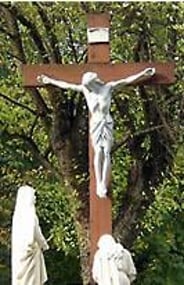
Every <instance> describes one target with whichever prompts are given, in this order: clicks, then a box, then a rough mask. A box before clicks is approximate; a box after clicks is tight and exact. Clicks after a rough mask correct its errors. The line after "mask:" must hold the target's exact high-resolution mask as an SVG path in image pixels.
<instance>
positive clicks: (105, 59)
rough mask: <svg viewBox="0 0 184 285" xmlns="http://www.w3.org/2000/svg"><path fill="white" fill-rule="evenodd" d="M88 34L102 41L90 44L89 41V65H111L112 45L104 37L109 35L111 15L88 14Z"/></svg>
mask: <svg viewBox="0 0 184 285" xmlns="http://www.w3.org/2000/svg"><path fill="white" fill-rule="evenodd" d="M87 17H88V18H87V19H88V33H89V32H90V30H91V34H93V33H94V34H96V36H97V37H98V38H99V36H100V37H101V41H99V40H98V39H97V42H93V43H89V41H88V63H109V62H110V45H109V41H106V40H104V38H103V35H104V33H105V29H106V33H108V35H109V28H110V15H109V14H107V13H101V14H88V15H87Z"/></svg>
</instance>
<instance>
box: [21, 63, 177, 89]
mask: <svg viewBox="0 0 184 285" xmlns="http://www.w3.org/2000/svg"><path fill="white" fill-rule="evenodd" d="M147 67H155V68H156V75H155V76H154V77H153V78H152V79H150V80H148V81H146V82H144V84H145V85H153V84H172V83H174V82H175V76H174V63H160V62H156V63H148V62H140V63H117V64H111V63H110V64H109V63H108V64H106V63H102V64H100V63H98V64H95V63H87V64H81V65H79V64H64V65H62V64H41V65H38V64H35V65H22V73H23V85H24V86H25V87H41V86H42V85H41V84H39V83H38V82H37V76H39V75H41V74H45V75H47V76H50V77H52V78H54V79H58V80H59V79H60V80H63V81H66V82H70V83H76V84H79V83H80V82H81V78H82V75H83V73H85V72H87V71H93V72H97V73H98V75H99V77H100V78H101V79H102V80H103V81H104V82H108V81H111V80H117V79H120V78H125V77H127V76H130V75H133V74H135V73H137V72H140V71H142V70H143V69H145V68H147Z"/></svg>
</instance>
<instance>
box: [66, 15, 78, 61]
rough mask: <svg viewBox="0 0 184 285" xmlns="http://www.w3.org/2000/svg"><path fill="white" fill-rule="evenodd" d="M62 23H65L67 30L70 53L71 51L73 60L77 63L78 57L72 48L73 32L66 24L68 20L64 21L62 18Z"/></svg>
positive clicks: (73, 47)
mask: <svg viewBox="0 0 184 285" xmlns="http://www.w3.org/2000/svg"><path fill="white" fill-rule="evenodd" d="M62 19H63V22H64V23H65V25H66V26H67V28H68V36H69V46H70V47H71V49H72V51H73V55H74V58H75V62H76V63H78V56H77V51H76V49H75V46H74V40H73V36H72V35H73V30H72V29H71V27H70V25H69V24H68V20H67V19H66V17H65V16H62Z"/></svg>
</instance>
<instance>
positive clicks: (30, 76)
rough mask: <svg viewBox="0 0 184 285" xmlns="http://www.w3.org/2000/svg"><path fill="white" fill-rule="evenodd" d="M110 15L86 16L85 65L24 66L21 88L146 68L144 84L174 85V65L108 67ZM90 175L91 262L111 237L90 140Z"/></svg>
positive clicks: (107, 202) (113, 77)
mask: <svg viewBox="0 0 184 285" xmlns="http://www.w3.org/2000/svg"><path fill="white" fill-rule="evenodd" d="M109 28H110V16H109V14H105V13H102V14H89V15H88V63H87V64H80V65H77V64H66V65H61V64H60V65H59V64H42V65H23V79H24V86H26V87H38V86H40V84H39V83H38V81H37V76H39V75H41V74H47V75H48V76H49V77H52V78H55V79H58V80H59V79H60V80H63V81H66V82H71V83H76V84H80V83H81V78H82V75H83V73H85V72H87V71H93V72H96V73H97V74H98V75H99V77H100V78H101V79H102V80H103V81H104V82H107V81H112V80H118V79H120V78H124V77H127V76H129V75H132V74H135V73H138V72H140V71H142V70H143V69H145V68H147V67H155V68H156V75H155V76H154V77H153V78H152V79H149V80H148V81H147V82H144V84H149V85H151V84H171V83H173V82H174V80H175V79H174V64H173V63H159V62H157V63H149V62H140V63H118V64H112V63H110V46H109V39H108V38H109ZM89 173H90V183H89V189H90V241H91V245H90V256H91V261H92V259H93V255H94V252H95V251H96V245H97V241H98V239H99V237H100V236H101V235H102V234H105V233H110V234H111V233H112V218H111V199H110V197H107V198H103V199H102V198H98V197H97V196H96V182H95V174H94V166H93V148H92V146H91V142H90V139H89Z"/></svg>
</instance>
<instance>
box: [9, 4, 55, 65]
mask: <svg viewBox="0 0 184 285" xmlns="http://www.w3.org/2000/svg"><path fill="white" fill-rule="evenodd" d="M8 10H9V11H10V12H11V14H12V15H13V17H14V19H18V20H19V21H20V23H21V24H22V25H23V26H25V27H26V28H27V29H28V31H29V33H30V35H31V37H32V39H33V41H34V43H35V45H36V47H37V49H38V50H39V52H40V54H41V56H42V58H43V62H44V63H49V62H50V59H49V56H48V53H47V50H46V49H45V47H44V44H43V42H42V40H41V35H40V34H39V32H38V30H37V28H36V25H35V24H33V23H32V22H31V21H29V20H28V19H26V18H25V17H24V15H22V14H21V12H20V11H19V10H18V8H17V7H16V6H15V5H12V6H10V7H9V8H8Z"/></svg>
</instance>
